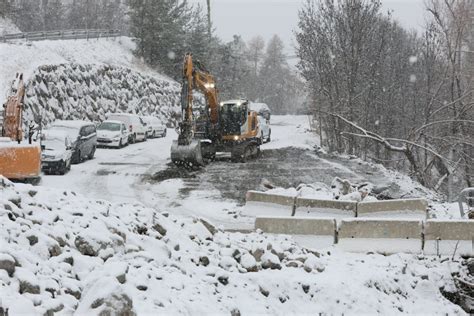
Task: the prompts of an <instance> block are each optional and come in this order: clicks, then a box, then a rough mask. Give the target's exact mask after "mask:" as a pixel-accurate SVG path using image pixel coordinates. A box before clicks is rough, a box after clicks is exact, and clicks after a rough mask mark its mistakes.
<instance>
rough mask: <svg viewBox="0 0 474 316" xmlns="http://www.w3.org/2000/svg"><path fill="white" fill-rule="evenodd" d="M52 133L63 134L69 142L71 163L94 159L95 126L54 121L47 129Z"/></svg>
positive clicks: (77, 122)
mask: <svg viewBox="0 0 474 316" xmlns="http://www.w3.org/2000/svg"><path fill="white" fill-rule="evenodd" d="M48 130H49V131H50V132H52V133H65V134H66V135H67V137H68V139H70V141H71V149H72V163H80V162H82V161H84V160H86V159H92V158H94V154H95V149H96V147H97V133H96V128H95V125H94V124H93V123H91V122H86V121H55V122H54V123H53V124H52V125H51V127H50V128H49V129H48Z"/></svg>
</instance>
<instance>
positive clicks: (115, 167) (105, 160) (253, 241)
mask: <svg viewBox="0 0 474 316" xmlns="http://www.w3.org/2000/svg"><path fill="white" fill-rule="evenodd" d="M133 47H134V45H133V43H132V41H131V40H130V39H128V38H120V39H117V40H89V41H86V40H77V41H67V42H61V41H43V42H33V43H25V42H21V41H19V42H18V43H15V44H4V43H0V60H1V62H0V102H2V101H3V99H4V97H5V95H4V92H5V91H6V89H7V87H8V85H9V84H10V81H11V80H12V78H13V77H14V75H15V73H16V72H24V73H25V75H26V78H27V79H28V78H30V77H31V76H34V75H37V74H38V71H40V72H41V71H43V70H41V67H44V66H45V65H60V64H68V65H69V66H70V68H73V67H75V66H72V65H101V66H104V65H113V66H116V67H120V68H129V69H132V70H133V71H135V72H139V73H140V74H145V75H148V76H151V77H153V78H157V79H159V80H161V81H168V82H170V84H173V85H176V83H173V82H172V81H170V80H169V79H168V78H166V77H163V76H161V75H160V74H158V73H156V72H153V71H151V70H150V69H148V68H146V67H145V66H143V64H142V63H141V62H140V60H137V59H135V58H134V57H133V54H132V50H133ZM66 68H67V67H66ZM85 68H87V67H85ZM92 68H93V69H100V67H92ZM66 70H67V71H69V69H66ZM86 70H87V69H86ZM87 71H89V70H87ZM87 71H86V72H87ZM120 71H121V70H120ZM45 73H47V76H45V77H48V78H49V79H51V78H53V77H51V76H50V75H51V74H55V73H54V71H49V72H48V71H46V70H45ZM55 75H57V74H55ZM58 76H61V73H59V75H58ZM54 78H55V77H54ZM54 78H53V79H54ZM42 80H43V79H42ZM53 81H54V80H52V82H53ZM40 86H41V84H40V85H39V86H38V87H40ZM53 87H54V85H53V84H52V85H51V87H50V88H51V89H48V91H40V92H39V94H41V93H43V94H51V95H52V94H53V92H52V91H53V90H52V88H53ZM43 90H44V89H43ZM73 90H75V89H73ZM72 93H74V91H72ZM68 94H69V92H68ZM126 94H127V92H126V91H125V92H124V95H126ZM132 94H133V93H132ZM73 99H74V98H73ZM175 99H176V98H175ZM123 100H128V98H124V99H123ZM163 103H164V102H163ZM97 105H100V104H99V103H97ZM59 108H60V107H59ZM155 112H157V111H156V109H155ZM271 128H272V142H270V143H268V144H264V145H263V146H262V151H263V154H262V162H260V161H258V160H257V161H255V162H253V164H249V165H251V166H252V167H251V168H249V169H247V170H244V169H245V167H246V166H247V165H245V166H243V165H240V164H233V163H231V162H229V161H226V160H221V161H217V162H214V163H212V164H210V165H209V166H207V167H206V168H205V169H204V170H203V171H200V172H183V173H179V172H176V170H177V169H176V168H174V169H173V167H172V166H171V163H170V159H169V152H170V147H171V142H172V140H174V139H176V138H177V135H176V133H175V131H174V130H172V129H168V136H167V137H166V138H159V139H153V140H148V141H147V142H143V143H138V144H134V145H130V146H128V147H126V148H123V149H120V150H116V149H98V150H97V152H96V156H95V158H94V159H93V160H90V161H86V162H84V163H81V164H79V165H73V166H72V170H71V171H70V172H69V173H68V174H67V175H65V176H53V175H49V176H43V178H42V182H41V184H40V185H39V186H38V187H32V186H29V185H22V184H17V185H13V184H11V183H9V182H8V181H5V180H3V179H1V180H0V310H1V308H3V309H5V308H8V309H9V313H10V314H11V315H17V314H45V313H47V312H50V313H51V312H54V311H60V313H63V314H72V313H73V312H75V313H76V314H80V315H89V314H99V313H101V312H107V311H109V312H111V313H112V314H117V313H126V312H129V311H133V312H135V313H137V314H140V315H141V314H227V315H228V314H229V313H230V314H231V315H239V314H240V313H241V314H243V315H249V314H280V315H287V314H317V313H323V314H342V313H344V314H367V313H370V314H372V313H378V314H395V313H409V314H429V315H433V314H443V315H445V314H464V313H463V311H462V310H461V309H460V308H459V307H458V306H456V305H454V304H452V303H450V302H449V301H448V300H446V299H445V298H444V297H443V296H442V294H441V292H440V289H441V288H442V289H443V291H445V292H451V291H454V290H455V289H454V284H453V279H452V274H453V273H457V272H458V271H460V270H462V269H465V267H464V266H461V264H460V262H459V261H456V260H455V261H453V260H450V259H449V258H434V257H419V256H415V255H406V254H397V255H392V256H382V255H376V254H350V253H346V252H342V251H341V250H340V249H337V248H335V247H329V248H326V246H324V247H316V248H318V249H317V250H318V252H316V251H310V250H308V249H305V248H303V247H301V246H300V245H298V244H297V243H295V241H294V240H292V239H291V237H289V236H271V235H266V234H261V233H260V232H254V233H250V234H242V233H229V232H225V231H223V230H218V231H215V230H214V226H215V227H217V228H219V229H220V228H225V229H230V228H231V229H248V228H251V227H252V224H253V218H251V217H247V216H241V215H240V214H241V210H242V205H241V203H240V201H241V200H242V199H243V195H244V194H245V193H244V192H243V191H242V186H243V184H245V185H246V186H245V188H249V189H261V186H259V183H263V182H265V180H266V179H263V177H255V176H254V174H255V173H259V172H260V171H261V172H262V173H263V171H264V170H265V171H266V172H267V174H271V173H277V175H276V177H275V180H278V179H280V180H282V179H283V178H291V176H292V175H294V174H296V170H293V168H292V167H295V169H297V168H299V169H298V172H299V173H300V174H303V175H304V174H305V173H307V174H308V176H307V177H302V178H305V179H309V181H306V182H305V183H308V184H312V183H317V182H325V185H326V186H327V185H328V184H329V183H328V182H329V181H328V179H332V178H333V177H334V176H336V175H338V176H344V177H350V178H351V179H355V180H357V181H366V180H367V179H371V180H373V181H374V182H375V184H377V182H379V183H385V182H387V183H391V184H395V187H396V188H395V189H394V190H396V191H397V193H398V194H402V195H403V194H407V195H420V196H423V197H427V198H429V199H431V200H432V201H433V202H432V204H434V209H436V211H435V214H436V215H437V217H443V218H452V217H456V216H458V215H457V214H458V213H457V211H456V209H455V207H454V206H453V205H441V204H437V203H435V202H434V201H435V200H436V199H437V197H436V194H434V193H432V192H430V191H429V190H426V189H424V188H421V186H419V185H417V184H416V183H415V182H413V181H411V180H410V179H409V178H408V177H405V176H403V175H400V174H398V173H394V172H392V171H389V170H386V169H384V168H382V167H381V166H377V165H373V164H369V163H365V162H363V161H360V160H357V159H349V158H347V159H346V158H344V157H337V156H330V155H328V156H318V153H317V151H316V150H315V147H317V145H318V139H317V137H316V136H315V135H314V134H312V133H310V132H308V131H309V119H308V117H307V116H272V127H271ZM289 148H292V149H291V150H293V151H291V150H288V149H289ZM280 153H283V154H285V155H290V156H291V155H293V154H297V155H301V156H304V158H305V159H302V160H299V158H301V157H294V156H291V157H290V159H287V160H288V161H289V162H288V161H287V162H286V164H287V165H285V166H282V168H275V167H277V166H278V163H279V162H280V161H282V160H283V159H282V158H281V157H280V156H279V154H280ZM265 159H266V160H265ZM267 161H272V163H273V164H272V165H265V164H266V162H267ZM300 162H302V164H303V165H302V166H297V165H296V164H298V163H300ZM288 166H290V167H288ZM252 168H253V169H252ZM280 173H281V174H280ZM157 174H160V175H161V174H165V175H166V174H168V176H166V177H164V179H163V180H159V181H158V180H156V175H157ZM249 174H250V175H253V176H254V177H253V178H252V177H249ZM313 174H316V175H318V176H317V177H313ZM247 176H248V177H247ZM229 177H230V178H233V179H230V178H229ZM237 178H238V179H237ZM250 179H251V180H257V181H258V182H255V183H254V182H248V180H249V181H250ZM298 179H299V178H298ZM232 180H235V181H234V183H227V182H233V181H232ZM283 180H284V179H283ZM219 182H220V183H219ZM222 182H224V184H226V185H227V184H228V185H229V186H228V187H227V188H226V190H227V191H226V192H224V191H223V190H222V189H221V188H222V187H223V186H222ZM281 182H282V183H287V182H288V181H286V182H285V181H281ZM298 185H299V183H293V184H291V185H288V186H294V187H296V186H298ZM288 186H286V187H285V188H281V189H279V190H280V192H288V191H292V192H294V191H295V190H296V189H295V188H288ZM315 187H316V186H312V187H310V186H303V187H302V188H301V190H303V191H305V194H307V195H308V196H311V194H313V195H314V194H316V195H318V194H320V196H326V195H329V194H331V193H332V191H331V190H330V189H329V188H326V189H325V190H319V191H318V190H314V188H315ZM229 193H233V194H229ZM230 196H231V197H230ZM318 196H319V195H318ZM200 219H205V220H206V221H208V222H210V223H212V224H213V225H214V226H212V225H209V224H207V222H206V221H201V220H200ZM0 314H1V312H0Z"/></svg>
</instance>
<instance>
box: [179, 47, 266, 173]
mask: <svg viewBox="0 0 474 316" xmlns="http://www.w3.org/2000/svg"><path fill="white" fill-rule="evenodd" d="M195 89H198V90H200V91H201V92H202V93H203V94H204V96H205V98H206V104H205V106H204V107H194V106H193V101H194V98H193V90H195ZM181 109H182V121H181V123H180V125H179V136H178V140H176V141H173V144H172V146H171V160H172V161H173V162H174V163H175V164H177V165H185V166H194V167H195V166H203V165H205V164H206V162H208V161H210V160H213V159H214V158H215V156H216V153H217V152H230V153H231V159H232V160H233V161H242V162H245V161H247V160H248V159H250V158H253V157H256V156H258V154H259V152H260V145H261V143H262V139H261V138H260V135H261V134H260V127H259V125H258V119H257V113H256V112H255V111H251V110H250V109H249V102H248V101H247V100H240V99H239V100H230V101H225V102H219V100H218V91H217V87H216V82H215V79H214V77H213V76H212V75H211V74H210V73H209V71H207V70H206V68H205V67H204V65H202V63H200V62H199V61H197V60H195V61H193V56H192V54H186V56H185V58H184V66H183V83H182V90H181Z"/></svg>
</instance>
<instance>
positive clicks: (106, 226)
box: [0, 178, 466, 315]
mask: <svg viewBox="0 0 474 316" xmlns="http://www.w3.org/2000/svg"><path fill="white" fill-rule="evenodd" d="M0 193H1V194H0V297H1V301H0V307H1V308H3V310H5V309H8V310H9V313H10V314H11V315H17V314H22V313H23V314H44V313H46V312H48V311H49V312H53V311H61V312H63V313H72V312H76V313H78V314H87V315H91V314H99V313H101V312H105V311H109V312H111V313H112V314H116V313H127V312H131V313H137V314H146V313H149V314H158V313H171V314H174V313H180V314H200V313H206V314H213V313H218V314H227V315H228V314H229V313H232V314H233V315H239V313H242V314H243V315H245V314H257V313H260V314H261V313H264V314H273V315H274V314H279V315H287V314H303V313H304V314H308V313H309V314H316V313H318V312H324V313H328V314H332V313H335V314H341V313H375V312H377V313H381V314H394V313H401V312H404V313H423V314H431V315H434V314H464V313H463V311H462V310H461V309H460V308H459V307H458V306H456V305H454V304H452V303H450V302H449V301H448V300H446V299H445V298H444V297H443V296H442V294H441V290H440V289H442V291H445V292H451V291H454V290H455V288H454V284H453V279H452V276H451V274H452V273H456V272H459V271H460V272H461V273H463V271H464V270H465V269H466V267H464V266H462V265H461V264H460V263H459V262H455V261H451V260H442V259H441V258H432V257H417V256H413V255H403V254H398V255H392V256H382V255H376V254H370V255H362V254H349V253H343V252H340V251H339V250H337V249H333V248H329V249H327V251H323V252H312V251H309V250H306V249H304V248H301V247H299V246H297V245H296V244H294V243H293V242H292V240H291V239H290V237H288V236H269V235H265V234H261V233H258V232H257V233H252V234H231V233H225V232H222V231H219V230H216V229H215V228H214V227H213V226H212V225H210V224H209V223H207V222H205V221H201V220H199V219H193V218H181V217H175V216H173V215H172V214H168V213H166V212H164V213H159V212H156V211H154V210H153V209H150V208H146V207H144V206H143V205H142V204H138V203H135V204H113V203H109V202H106V201H104V200H92V199H88V198H85V197H83V196H81V195H79V194H76V193H74V192H72V191H69V190H58V189H50V188H44V187H33V186H30V185H22V184H12V183H11V182H8V181H7V180H5V179H3V178H1V179H0Z"/></svg>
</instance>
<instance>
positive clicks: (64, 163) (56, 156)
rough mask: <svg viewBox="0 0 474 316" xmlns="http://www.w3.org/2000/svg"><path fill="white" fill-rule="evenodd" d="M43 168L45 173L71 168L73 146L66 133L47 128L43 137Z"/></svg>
mask: <svg viewBox="0 0 474 316" xmlns="http://www.w3.org/2000/svg"><path fill="white" fill-rule="evenodd" d="M41 150H42V152H41V169H42V170H43V172H44V173H45V174H50V173H59V174H61V175H63V174H65V173H66V172H68V171H69V170H71V160H72V147H71V141H70V139H69V137H68V135H67V134H66V133H63V132H57V131H55V130H45V131H44V132H43V136H42V137H41Z"/></svg>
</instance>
